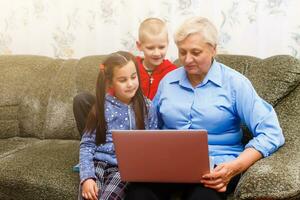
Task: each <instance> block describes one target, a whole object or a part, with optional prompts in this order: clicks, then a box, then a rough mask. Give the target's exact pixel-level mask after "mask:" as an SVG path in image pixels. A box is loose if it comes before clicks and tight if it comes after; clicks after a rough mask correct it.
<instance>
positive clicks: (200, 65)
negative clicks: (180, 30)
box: [177, 33, 216, 78]
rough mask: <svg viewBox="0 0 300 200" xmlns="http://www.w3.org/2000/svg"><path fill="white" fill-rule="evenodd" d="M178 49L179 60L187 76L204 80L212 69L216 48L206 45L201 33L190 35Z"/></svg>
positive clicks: (179, 44)
mask: <svg viewBox="0 0 300 200" xmlns="http://www.w3.org/2000/svg"><path fill="white" fill-rule="evenodd" d="M177 47H178V54H179V55H178V56H179V60H180V62H181V64H183V66H184V68H185V70H186V72H187V74H188V75H189V76H194V75H196V76H197V75H199V76H200V77H201V78H203V77H204V76H205V75H206V74H207V72H208V71H209V69H210V66H211V62H212V58H213V57H214V56H215V54H216V48H215V47H213V46H212V45H210V44H208V43H206V42H205V41H204V39H203V37H202V35H201V34H200V33H195V34H191V35H189V36H188V37H186V38H185V39H184V40H182V41H181V42H179V43H178V44H177Z"/></svg>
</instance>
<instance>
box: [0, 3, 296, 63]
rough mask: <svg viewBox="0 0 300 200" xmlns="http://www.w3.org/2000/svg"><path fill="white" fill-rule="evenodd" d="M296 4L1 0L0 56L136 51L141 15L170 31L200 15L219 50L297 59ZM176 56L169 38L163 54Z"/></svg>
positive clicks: (66, 56) (70, 56)
mask: <svg viewBox="0 0 300 200" xmlns="http://www.w3.org/2000/svg"><path fill="white" fill-rule="evenodd" d="M299 8H300V1H298V0H289V1H287V0H260V1H258V0H243V1H237V0H227V1H220V0H211V1H207V0H176V1H174V0H143V1H140V0H87V1H82V0H26V1H22V0H10V1H7V0H0V54H37V55H45V56H50V57H60V58H80V57H83V56H87V55H95V54H106V53H109V52H112V51H115V50H120V49H121V50H129V51H133V52H134V53H136V54H138V53H139V52H138V51H137V50H136V48H135V38H136V32H137V28H138V25H139V23H140V21H142V20H143V19H144V18H146V17H149V16H156V17H161V18H163V19H165V20H166V21H167V22H168V24H169V28H170V31H172V32H173V30H174V29H175V28H176V27H177V26H178V23H179V22H181V21H182V20H183V19H185V18H187V17H188V16H192V15H202V16H205V17H208V18H210V19H211V20H212V21H213V22H214V23H215V24H216V26H217V27H218V29H219V31H220V44H219V51H220V52H222V53H231V54H247V55H252V56H258V57H262V58H264V57H268V56H271V55H275V54H290V55H293V56H296V57H298V58H300V21H299V19H300V12H299ZM170 35H171V36H172V34H170ZM176 54H177V50H176V47H175V45H174V43H173V42H172V43H171V44H170V48H169V54H168V57H169V58H170V59H171V60H173V59H175V58H176V57H177V56H176Z"/></svg>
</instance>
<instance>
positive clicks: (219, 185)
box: [201, 162, 239, 192]
mask: <svg viewBox="0 0 300 200" xmlns="http://www.w3.org/2000/svg"><path fill="white" fill-rule="evenodd" d="M238 168H239V166H236V164H235V163H234V162H228V163H222V164H220V165H218V166H217V167H216V168H214V169H213V171H212V172H211V173H209V174H205V175H204V176H203V179H202V180H201V183H202V184H203V185H204V186H205V187H208V188H212V189H215V190H216V191H218V192H225V191H226V189H227V185H228V183H229V181H230V180H231V179H232V178H233V177H234V176H235V175H237V174H238V173H239V170H237V169H238Z"/></svg>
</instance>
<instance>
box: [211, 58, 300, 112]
mask: <svg viewBox="0 0 300 200" xmlns="http://www.w3.org/2000/svg"><path fill="white" fill-rule="evenodd" d="M216 59H217V60H218V61H220V62H222V63H224V64H226V65H228V66H229V67H232V68H234V69H235V70H237V71H239V72H241V73H242V74H244V75H245V76H246V77H248V78H249V80H250V81H251V82H252V84H253V86H254V88H255V89H256V91H257V93H258V94H259V95H260V96H261V97H262V98H263V99H265V100H266V101H267V102H269V103H271V104H272V105H273V106H276V105H277V103H279V102H280V100H281V99H282V98H283V97H285V96H286V95H288V94H289V93H290V92H291V91H292V90H293V89H295V87H296V86H297V85H298V84H299V83H300V61H299V60H298V59H296V58H294V57H292V56H288V55H276V56H272V57H269V58H266V59H259V58H256V57H251V56H239V55H235V56H232V55H218V56H217V58H216Z"/></svg>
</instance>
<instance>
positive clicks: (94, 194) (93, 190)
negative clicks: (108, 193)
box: [82, 179, 99, 200]
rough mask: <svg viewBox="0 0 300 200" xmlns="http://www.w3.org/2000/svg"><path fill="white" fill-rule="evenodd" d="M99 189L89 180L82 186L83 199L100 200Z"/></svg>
mask: <svg viewBox="0 0 300 200" xmlns="http://www.w3.org/2000/svg"><path fill="white" fill-rule="evenodd" d="M98 190H99V189H98V187H97V184H96V182H95V181H94V180H93V179H87V180H85V181H84V182H83V184H82V197H83V198H84V199H87V200H98Z"/></svg>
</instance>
